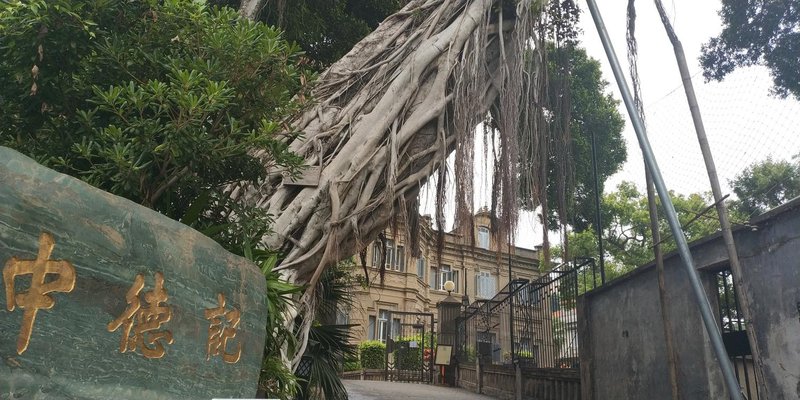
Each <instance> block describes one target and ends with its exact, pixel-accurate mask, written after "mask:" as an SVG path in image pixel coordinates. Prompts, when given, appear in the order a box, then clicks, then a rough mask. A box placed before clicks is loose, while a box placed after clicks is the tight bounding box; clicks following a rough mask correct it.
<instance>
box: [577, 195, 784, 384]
mask: <svg viewBox="0 0 800 400" xmlns="http://www.w3.org/2000/svg"><path fill="white" fill-rule="evenodd" d="M798 206H800V200H796V201H793V202H791V203H789V204H787V205H785V206H783V207H781V208H779V209H776V210H773V211H772V212H770V213H768V214H766V215H763V216H761V217H759V218H757V219H755V220H753V221H752V224H753V227H752V228H740V229H738V230H737V231H736V232H735V233H734V236H735V240H736V243H737V246H738V252H739V255H740V258H741V263H742V267H743V269H744V271H745V273H744V277H743V278H744V281H745V285H746V287H747V289H748V291H749V292H750V294H751V296H752V298H753V300H754V301H753V311H754V317H753V321H752V324H751V327H750V329H752V330H753V331H754V332H755V333H756V335H757V340H758V343H759V347H760V349H761V352H762V359H763V365H764V373H765V379H766V382H765V383H762V384H761V386H762V387H765V388H767V390H768V391H769V398H770V399H797V398H800V315H798V303H799V302H800V265H799V264H800V209H798ZM691 247H692V255H693V257H694V259H695V264H696V267H697V268H698V269H699V270H700V271H701V278H702V279H703V282H704V284H705V286H706V289H707V292H708V294H709V300H710V302H711V305H712V308H713V309H714V310H715V312H716V310H718V308H717V304H716V303H717V300H716V295H715V294H714V293H713V292H712V290H713V287H714V285H713V279H714V275H713V272H712V271H714V270H716V269H719V268H720V267H724V266H726V265H727V255H726V253H725V248H724V244H723V242H722V239H721V237H719V235H715V236H711V237H708V238H705V239H702V240H699V241H697V242H695V243H692V245H691ZM665 277H666V287H667V292H668V294H667V296H668V305H667V311H668V312H669V317H670V319H671V321H672V332H673V337H674V338H675V345H676V349H677V353H678V380H679V387H680V391H681V397H682V398H684V399H708V398H714V399H717V398H726V397H727V393H726V390H725V388H724V386H723V384H722V379H721V375H720V374H719V372H718V371H719V367H718V366H717V364H716V357H715V355H714V354H713V351H712V349H711V346H710V344H709V342H708V336H707V334H706V332H705V329H704V327H703V323H702V320H701V318H700V315H699V312H698V310H697V306H696V305H695V303H694V298H693V296H692V293H691V291H690V288H689V285H688V280H687V276H686V272H685V271H684V270H683V266H682V263H681V262H680V259H679V257H678V256H677V255H676V254H670V255H668V256H667V257H666V259H665ZM578 312H579V318H578V321H579V331H580V352H581V369H582V370H581V374H582V388H583V395H584V399H639V398H642V399H643V398H647V399H670V398H671V391H670V386H669V374H668V364H667V357H666V346H665V342H664V331H663V325H662V322H661V321H662V319H661V309H660V304H659V297H658V283H657V275H656V269H655V267H654V266H653V265H648V266H644V267H640V268H638V269H637V270H635V271H633V272H631V273H630V274H628V275H626V276H625V277H622V278H620V279H617V280H615V281H614V282H612V283H610V284H609V285H606V286H605V287H602V288H600V289H598V290H595V291H592V292H589V293H587V294H586V295H584V296H582V297H581V299H580V301H579V307H578Z"/></svg>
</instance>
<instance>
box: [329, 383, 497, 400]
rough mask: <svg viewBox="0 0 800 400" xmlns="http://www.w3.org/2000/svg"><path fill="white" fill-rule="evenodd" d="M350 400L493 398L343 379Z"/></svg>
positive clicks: (436, 388)
mask: <svg viewBox="0 0 800 400" xmlns="http://www.w3.org/2000/svg"><path fill="white" fill-rule="evenodd" d="M343 382H344V386H345V387H346V388H347V394H349V395H350V400H393V399H397V400H493V398H492V397H489V396H485V395H481V394H476V393H473V392H470V391H468V390H465V389H460V388H451V387H446V386H434V385H426V384H421V383H401V382H383V381H359V380H344V381H343Z"/></svg>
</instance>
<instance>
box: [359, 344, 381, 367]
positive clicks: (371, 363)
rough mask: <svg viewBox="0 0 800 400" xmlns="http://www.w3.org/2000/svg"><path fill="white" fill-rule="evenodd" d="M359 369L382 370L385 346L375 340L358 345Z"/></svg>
mask: <svg viewBox="0 0 800 400" xmlns="http://www.w3.org/2000/svg"><path fill="white" fill-rule="evenodd" d="M358 350H359V354H360V355H361V367H362V368H364V369H383V368H384V361H385V359H386V345H385V344H383V343H381V342H380V341H377V340H369V341H366V342H362V343H361V344H360V345H358Z"/></svg>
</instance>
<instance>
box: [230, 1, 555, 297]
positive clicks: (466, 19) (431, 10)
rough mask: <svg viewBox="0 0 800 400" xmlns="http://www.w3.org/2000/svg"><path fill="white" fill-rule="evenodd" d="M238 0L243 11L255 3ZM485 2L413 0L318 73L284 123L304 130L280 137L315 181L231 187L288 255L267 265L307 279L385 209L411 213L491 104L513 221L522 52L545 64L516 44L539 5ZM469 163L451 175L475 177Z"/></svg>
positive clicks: (268, 240)
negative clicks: (303, 104)
mask: <svg viewBox="0 0 800 400" xmlns="http://www.w3.org/2000/svg"><path fill="white" fill-rule="evenodd" d="M245 3H246V4H245ZM245 3H243V4H242V7H243V8H242V12H243V13H244V12H245V7H249V6H250V5H252V4H253V3H250V2H245ZM494 3H495V2H494V1H493V0H472V1H464V0H460V1H456V0H417V1H411V2H410V3H409V4H408V5H407V6H406V7H404V8H403V9H402V10H401V11H400V12H398V13H397V14H394V15H392V16H390V17H389V18H387V19H386V20H385V21H384V22H383V23H382V24H381V25H380V26H379V27H378V28H377V30H375V31H374V32H373V33H372V34H370V35H369V36H367V37H366V38H365V39H364V40H362V41H361V42H360V43H358V44H357V45H356V46H355V47H354V48H353V49H352V50H351V51H350V52H349V53H348V54H347V55H346V56H345V57H344V58H342V59H341V60H340V61H338V62H336V63H335V64H333V65H332V66H331V67H330V68H329V69H328V70H327V71H325V72H324V73H323V74H322V75H321V77H320V79H319V82H318V84H317V86H316V87H315V89H314V90H313V96H314V98H315V99H316V101H317V103H316V104H315V105H314V106H312V107H310V108H309V109H307V110H306V111H305V112H303V113H302V114H301V115H300V116H299V117H298V118H297V119H295V120H294V121H293V123H292V128H293V129H295V130H296V131H299V132H301V133H302V134H301V136H299V137H297V138H296V139H294V140H292V141H291V142H290V143H289V147H290V149H291V150H292V151H294V152H296V153H297V154H299V155H301V156H302V157H304V158H305V162H306V165H308V166H314V167H319V181H318V184H317V185H316V186H298V185H294V184H292V182H291V181H290V180H289V179H287V178H286V177H284V176H281V175H273V176H272V177H271V178H270V179H269V180H267V181H265V182H263V183H262V184H261V185H260V186H259V187H244V186H237V187H234V188H232V192H231V195H232V196H233V197H235V198H238V199H241V200H243V201H251V202H255V203H256V204H257V205H258V206H260V207H263V208H264V209H266V210H268V211H269V213H270V214H271V215H272V216H273V217H274V224H273V227H272V228H273V231H274V232H273V233H272V234H270V235H268V236H266V237H264V239H263V245H265V246H267V247H269V248H273V249H280V250H281V251H282V253H283V254H284V255H285V256H284V258H283V261H282V263H281V265H280V266H278V267H277V268H276V270H280V271H282V273H283V275H284V276H285V277H286V278H287V279H288V280H290V281H292V282H297V283H311V286H312V287H313V285H314V284H315V283H316V282H317V280H318V278H319V274H320V273H321V272H322V270H323V268H325V267H326V266H328V265H331V264H333V263H335V262H337V261H338V260H340V259H342V258H344V257H348V256H350V255H352V254H355V253H357V252H358V251H359V250H361V249H362V248H363V247H364V246H365V245H366V244H367V243H369V242H370V241H372V240H374V238H375V237H376V235H377V234H378V233H379V232H380V231H382V230H383V229H385V228H386V227H387V226H388V224H389V223H390V221H391V220H392V218H394V217H395V216H400V217H401V218H402V217H405V218H414V217H415V216H416V212H417V210H416V209H412V208H413V207H411V204H416V196H417V194H418V192H419V189H420V187H421V186H422V185H423V184H424V183H425V182H426V180H427V179H428V177H429V176H431V175H432V174H433V173H434V172H435V171H437V170H439V169H442V168H445V159H446V157H447V155H448V154H449V153H450V152H452V151H453V150H454V149H457V148H458V149H463V151H462V153H463V154H461V155H459V154H458V153H459V152H458V151H457V159H458V158H461V159H462V162H463V160H464V159H465V158H469V157H470V156H471V153H472V152H473V150H472V148H471V146H472V140H473V135H474V134H475V133H474V130H475V129H474V128H475V126H476V125H477V124H478V123H479V122H480V121H482V120H483V119H484V118H485V116H486V115H487V112H488V110H489V109H490V107H498V108H500V109H501V110H500V112H499V113H498V115H501V118H499V121H496V122H495V123H496V124H497V126H500V127H501V128H503V127H506V128H507V129H503V130H502V131H501V132H500V133H499V135H500V142H501V143H500V151H501V154H502V157H500V158H501V159H503V160H505V161H500V162H499V163H501V164H502V166H503V170H504V172H503V175H505V176H507V178H506V181H505V182H501V184H500V187H501V188H502V193H501V194H502V196H503V197H504V198H507V199H505V200H504V201H503V202H502V204H503V205H505V207H503V209H502V210H501V213H502V214H503V216H504V219H507V220H509V221H510V220H511V219H512V218H511V217H512V216H513V217H514V219H515V217H516V208H515V207H514V206H512V205H513V204H516V202H517V200H516V186H517V184H516V182H515V181H512V179H516V178H517V177H516V169H515V168H516V164H517V156H518V152H517V146H516V143H517V139H516V138H517V134H518V133H517V132H516V129H515V128H517V126H518V121H520V120H521V119H522V120H524V119H525V118H522V117H521V114H522V113H521V111H522V110H523V109H525V103H527V102H529V101H537V99H536V98H535V97H536V96H538V94H539V93H538V92H536V91H535V90H530V89H527V90H526V89H525V88H524V87H523V86H524V85H523V84H522V82H534V81H535V79H523V71H524V70H525V68H523V58H531V59H532V60H528V61H529V62H534V63H536V65H538V66H539V67H540V68H543V67H542V62H543V60H542V59H541V54H540V52H538V51H535V52H533V54H534V55H535V56H534V57H522V54H523V52H524V51H525V50H526V49H530V48H531V47H532V46H531V43H534V41H532V40H530V38H531V37H532V36H533V34H534V27H535V26H536V25H538V24H540V23H541V21H540V20H539V19H538V16H539V15H541V14H540V13H539V12H538V10H532V9H530V8H529V7H530V3H529V2H520V4H519V5H517V7H516V10H515V11H516V13H515V14H516V15H503V7H497V6H494ZM506 12H507V13H508V11H506ZM537 47H538V46H537ZM537 50H538V49H537ZM530 70H531V69H528V71H530ZM498 96H501V97H506V99H498ZM531 97H533V99H532V98H531ZM500 100H502V101H500ZM529 119H531V120H536V119H535V118H529ZM534 130H535V128H534ZM503 131H505V132H503ZM535 134H536V133H535V132H533V131H532V133H531V135H535ZM467 153H468V154H467ZM469 165H471V163H470V164H469ZM466 169H468V170H470V171H469V176H468V177H464V176H456V180H457V181H459V180H469V179H471V178H472V177H471V168H466ZM496 179H500V178H497V177H496ZM463 186H465V185H462V187H463ZM471 189H472V188H471V186H469V187H465V188H463V189H462V190H471ZM456 196H459V194H458V193H456ZM512 196H513V197H514V198H513V201H510V198H511V197H512ZM462 203H467V202H462ZM463 207H467V208H469V209H471V208H472V204H463ZM470 211H471V210H470ZM514 222H515V221H511V222H510V224H513V223H514ZM405 226H411V224H405ZM509 230H511V231H513V229H509Z"/></svg>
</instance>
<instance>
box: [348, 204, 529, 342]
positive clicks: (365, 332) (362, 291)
mask: <svg viewBox="0 0 800 400" xmlns="http://www.w3.org/2000/svg"><path fill="white" fill-rule="evenodd" d="M474 226H475V230H474V233H473V234H474V235H475V236H474V247H473V244H472V243H473V240H472V238H465V237H462V236H460V235H457V234H455V233H451V232H448V233H445V235H444V249H443V251H442V254H441V259H439V258H438V257H437V254H436V253H437V251H436V243H437V240H436V236H437V233H438V232H437V231H436V230H434V229H433V228H432V226H431V218H430V217H429V216H423V217H421V218H420V228H419V238H420V239H419V246H420V257H412V256H411V251H410V249H409V245H408V240H407V238H406V237H405V235H404V234H403V231H404V230H403V229H398V230H397V232H396V235H392V230H391V229H387V231H386V232H385V234H386V237H387V238H388V239H387V241H386V253H387V254H386V261H385V263H386V272H385V276H384V281H383V284H381V283H380V279H379V274H378V270H379V268H378V266H379V265H380V263H381V260H382V256H381V252H380V250H379V249H380V246H379V245H378V244H377V243H376V244H373V245H371V246H369V248H368V249H367V257H366V261H367V267H368V268H367V269H368V271H369V281H370V282H369V285H368V286H366V287H364V286H357V287H354V288H353V293H354V296H355V299H354V300H355V302H354V303H355V305H354V306H353V308H352V309H350V310H340V312H341V313H342V315H341V316H340V319H339V321H340V322H343V323H344V322H346V323H349V324H354V325H356V327H355V328H354V329H353V332H352V333H353V336H354V340H355V341H357V342H362V341H365V340H380V341H386V339H387V337H395V336H397V335H399V334H400V330H399V329H400V326H401V325H402V324H401V323H400V319H399V317H398V316H397V314H396V313H397V312H415V313H431V314H433V316H434V318H433V319H434V320H436V319H437V315H436V312H437V311H436V304H437V303H438V302H439V301H441V300H442V299H444V298H445V297H447V294H448V293H447V291H445V288H444V284H445V282H447V281H453V283H454V284H455V285H454V286H455V289H454V290H453V292H452V293H451V294H452V296H453V297H455V298H456V299H459V300H462V301H469V302H473V301H475V300H488V299H491V298H492V297H493V296H494V295H495V294H497V292H498V291H499V290H501V289H502V288H503V287H505V286H506V285H507V284H508V282H509V276H508V270H509V255H508V251H507V250H506V249H507V247H508V246H503V245H501V244H499V243H494V242H493V240H492V235H491V234H490V230H489V215H488V213H486V212H479V213H478V214H476V215H475V217H474ZM498 250H500V251H499V254H498ZM510 264H511V275H512V276H511V279H518V278H523V279H528V280H533V279H536V278H537V277H538V276H539V275H540V273H539V259H538V252H537V251H535V250H529V249H524V248H519V247H515V248H513V250H512V254H511V257H510ZM393 313H395V314H394V316H393ZM393 322H394V323H393ZM427 329H428V331H429V330H430V329H431V328H430V327H429V328H427Z"/></svg>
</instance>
